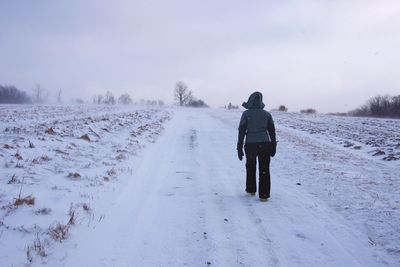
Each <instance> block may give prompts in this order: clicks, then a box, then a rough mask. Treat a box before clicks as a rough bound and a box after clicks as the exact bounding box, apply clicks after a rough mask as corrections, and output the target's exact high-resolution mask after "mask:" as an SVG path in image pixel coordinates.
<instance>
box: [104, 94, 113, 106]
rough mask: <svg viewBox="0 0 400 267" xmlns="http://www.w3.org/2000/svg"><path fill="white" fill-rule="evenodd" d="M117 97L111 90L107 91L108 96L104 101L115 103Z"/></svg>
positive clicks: (108, 103) (110, 103) (105, 102)
mask: <svg viewBox="0 0 400 267" xmlns="http://www.w3.org/2000/svg"><path fill="white" fill-rule="evenodd" d="M115 102H116V101H115V97H114V95H113V94H112V93H111V92H110V91H107V93H106V96H105V97H104V100H103V103H104V104H107V105H115Z"/></svg>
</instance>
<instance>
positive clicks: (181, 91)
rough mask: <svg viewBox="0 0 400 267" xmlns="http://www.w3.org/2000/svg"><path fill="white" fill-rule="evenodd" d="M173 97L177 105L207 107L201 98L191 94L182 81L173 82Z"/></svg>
mask: <svg viewBox="0 0 400 267" xmlns="http://www.w3.org/2000/svg"><path fill="white" fill-rule="evenodd" d="M174 98H175V100H176V101H177V102H178V104H179V106H188V107H196V108H199V107H208V105H207V104H206V102H204V101H203V100H201V99H196V98H195V97H194V96H193V93H192V91H191V90H189V87H188V86H187V85H186V84H185V83H184V82H183V81H179V82H177V83H176V84H175V89H174Z"/></svg>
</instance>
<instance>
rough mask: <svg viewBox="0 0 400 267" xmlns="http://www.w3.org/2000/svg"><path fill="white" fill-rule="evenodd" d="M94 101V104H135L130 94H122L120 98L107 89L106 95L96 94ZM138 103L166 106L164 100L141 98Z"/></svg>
mask: <svg viewBox="0 0 400 267" xmlns="http://www.w3.org/2000/svg"><path fill="white" fill-rule="evenodd" d="M93 103H94V104H102V105H115V104H120V105H132V104H134V103H133V100H132V98H131V96H130V95H129V94H122V95H120V96H119V97H118V98H116V97H115V96H114V94H113V93H111V92H110V91H107V92H106V93H105V94H104V95H103V94H97V95H94V96H93ZM138 104H140V105H146V106H164V101H162V100H145V99H140V101H139V103H138Z"/></svg>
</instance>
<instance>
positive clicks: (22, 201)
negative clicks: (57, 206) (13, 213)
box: [14, 195, 35, 207]
mask: <svg viewBox="0 0 400 267" xmlns="http://www.w3.org/2000/svg"><path fill="white" fill-rule="evenodd" d="M23 204H26V205H29V206H33V205H35V198H34V197H32V195H29V196H26V197H24V198H21V197H18V198H16V199H15V201H14V206H16V207H18V206H21V205H23Z"/></svg>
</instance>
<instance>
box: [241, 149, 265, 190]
mask: <svg viewBox="0 0 400 267" xmlns="http://www.w3.org/2000/svg"><path fill="white" fill-rule="evenodd" d="M270 147H271V144H270V143H267V142H263V143H247V144H246V145H245V146H244V150H245V152H246V191H247V192H249V193H255V192H257V184H256V166H257V158H258V172H259V173H258V174H259V180H258V195H259V196H260V197H263V198H264V197H269V195H270V191H271V177H270V173H269V163H270V159H271V158H270V151H271V150H270Z"/></svg>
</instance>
